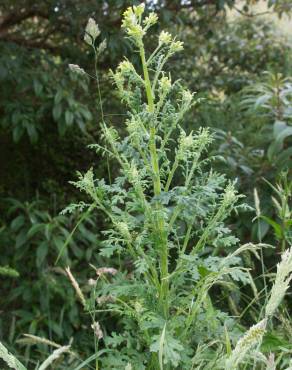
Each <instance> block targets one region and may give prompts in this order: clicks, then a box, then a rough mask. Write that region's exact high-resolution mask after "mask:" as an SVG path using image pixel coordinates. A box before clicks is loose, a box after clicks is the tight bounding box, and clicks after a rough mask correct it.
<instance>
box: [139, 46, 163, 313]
mask: <svg viewBox="0 0 292 370" xmlns="http://www.w3.org/2000/svg"><path fill="white" fill-rule="evenodd" d="M140 57H141V61H142V68H143V74H144V83H145V90H146V96H147V102H148V111H149V113H153V116H154V111H155V105H154V98H153V92H152V88H151V82H150V78H149V73H148V68H147V63H146V59H145V51H144V47H143V45H141V46H140ZM149 150H150V157H151V166H152V172H153V188H154V195H155V196H156V197H157V196H159V195H160V194H161V181H160V169H159V161H158V156H157V148H156V128H155V122H151V124H150V139H149ZM156 210H157V225H155V230H156V231H157V233H158V235H159V249H160V268H161V286H160V289H161V291H160V305H161V308H162V310H163V313H164V316H165V318H166V319H167V318H168V314H169V308H168V293H169V283H168V243H167V233H166V227H165V222H164V218H163V215H162V212H161V211H162V209H161V205H160V204H159V203H157V204H156Z"/></svg>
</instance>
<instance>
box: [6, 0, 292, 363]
mask: <svg viewBox="0 0 292 370" xmlns="http://www.w3.org/2000/svg"><path fill="white" fill-rule="evenodd" d="M135 3H139V2H135V1H123V0H121V1H116V0H115V1H103V0H100V1H95V0H87V1H82V2H79V3H78V2H74V1H72V2H71V1H69V2H65V1H55V0H53V1H52V0H48V1H42V2H35V1H30V0H21V1H16V0H14V1H11V0H3V1H2V2H1V6H0V82H1V90H0V178H1V183H0V192H1V199H0V209H1V217H0V222H1V224H0V248H1V258H0V266H8V267H9V268H11V269H13V270H11V269H10V270H9V269H6V270H5V271H4V272H3V271H2V272H1V276H0V279H1V293H2V294H1V298H0V304H1V315H0V336H1V339H4V340H5V341H6V342H8V343H10V345H11V346H14V347H16V350H18V351H19V353H21V354H22V355H24V356H26V358H28V357H29V353H30V351H31V348H30V346H29V345H26V346H21V345H20V344H19V345H16V340H17V339H19V337H20V335H21V334H22V333H24V332H26V333H31V334H38V335H41V336H44V337H47V338H50V339H53V340H55V341H57V342H62V343H66V342H68V340H69V339H70V337H71V336H73V334H74V338H75V339H74V340H75V342H76V341H77V343H78V341H86V340H88V337H87V336H86V335H85V333H86V326H85V325H86V324H85V323H86V322H87V318H86V317H84V315H83V314H82V313H81V310H80V306H79V304H78V303H76V300H75V295H74V292H73V290H72V288H71V287H70V284H69V283H68V282H67V280H66V279H65V276H64V270H63V268H64V266H66V265H68V264H69V265H70V266H71V268H72V269H73V268H74V271H76V274H78V277H79V279H80V281H82V282H83V283H86V280H87V278H88V277H89V276H88V268H87V266H88V263H89V262H91V263H93V264H97V265H99V264H102V260H101V257H100V256H98V253H97V252H98V250H99V249H100V247H101V243H100V238H99V234H100V230H102V229H103V228H104V224H105V220H103V219H101V217H100V216H98V215H86V216H85V217H84V219H83V220H82V222H81V223H78V221H80V217H81V216H80V215H79V214H73V215H71V216H67V215H66V216H65V215H60V214H59V212H60V211H61V210H62V209H63V208H64V207H65V206H66V205H67V204H68V203H70V202H74V201H75V200H76V197H77V195H76V191H75V190H74V188H73V187H72V186H71V185H69V183H68V182H69V181H70V180H72V179H74V176H75V175H74V172H75V170H76V169H79V170H80V171H85V170H87V169H88V168H89V167H90V166H93V167H94V170H95V172H96V175H97V177H99V178H102V177H106V178H111V173H114V172H115V165H114V164H113V163H111V160H109V159H107V158H101V157H100V158H98V160H97V159H96V158H97V157H96V154H95V153H94V152H93V151H91V150H88V149H86V146H87V145H88V144H91V143H93V142H99V141H100V139H101V132H100V130H99V126H98V121H99V118H100V108H99V104H97V98H98V97H97V91H96V86H95V85H94V83H93V82H92V81H91V79H84V78H80V76H78V75H76V74H73V73H72V72H70V71H69V69H68V67H67V66H68V63H72V62H73V63H76V64H78V65H80V66H82V67H83V68H85V69H86V70H88V71H91V72H92V73H93V70H92V65H91V60H92V54H91V52H90V51H89V50H88V48H86V45H85V43H84V41H83V36H84V35H83V29H84V26H85V24H86V22H87V19H88V18H89V17H93V18H94V19H95V20H96V21H97V23H98V24H99V25H100V28H101V35H100V36H99V40H98V41H102V40H104V39H106V40H107V48H106V49H105V51H104V52H103V53H102V55H101V57H100V61H99V65H98V68H99V74H100V78H101V89H102V92H103V93H102V99H103V105H104V111H105V114H106V115H111V121H112V122H113V124H114V125H115V127H116V129H117V130H119V131H120V130H122V125H121V124H120V122H121V120H123V117H121V116H120V114H121V112H122V108H121V106H120V103H119V101H118V99H117V96H116V95H115V92H114V91H113V89H112V88H110V86H111V81H110V78H109V74H108V71H109V69H110V68H115V67H116V65H117V63H118V62H119V61H120V60H121V59H122V56H123V55H126V56H128V57H131V59H132V60H133V59H134V60H135V58H136V55H135V54H134V55H132V54H131V51H130V47H129V43H128V41H127V40H125V38H124V37H123V35H122V34H121V32H120V26H121V15H122V13H123V11H124V10H125V9H126V8H127V7H128V6H129V5H133V4H135ZM254 3H257V1H251V0H246V1H243V2H241V1H235V0H214V1H209V0H194V1H192V0H190V1H179V0H174V1H160V0H158V1H155V2H152V1H148V2H146V6H147V8H148V10H152V9H155V11H157V13H158V15H159V18H160V22H159V24H158V25H156V26H155V28H154V29H153V30H152V34H150V37H149V38H148V39H147V43H148V47H149V49H150V48H151V45H152V44H153V37H154V36H155V35H157V33H158V32H159V31H160V28H162V29H166V30H169V31H170V32H171V33H172V34H173V35H178V37H179V39H181V40H183V41H184V43H185V48H184V51H183V52H182V53H181V54H180V55H178V56H176V57H174V58H173V59H172V63H171V71H172V74H174V75H175V76H176V78H181V79H183V80H184V81H185V82H186V83H187V84H188V87H189V88H190V89H191V90H194V91H196V92H197V94H198V97H201V98H204V99H205V101H204V104H200V105H198V106H197V107H196V108H195V109H193V110H192V112H191V113H188V117H187V120H186V129H196V128H198V127H199V126H209V127H211V128H212V130H213V131H214V132H215V135H216V137H217V138H218V140H217V141H216V142H217V144H214V145H213V147H212V148H211V150H212V152H213V154H214V155H215V156H217V157H216V160H215V162H214V164H213V166H214V167H215V168H216V169H218V170H220V171H221V172H224V173H226V174H228V176H230V177H232V178H235V177H236V178H237V179H238V187H239V189H240V191H241V192H242V193H244V194H246V195H247V202H248V203H249V204H250V205H251V206H254V195H253V189H254V187H256V188H257V189H258V194H259V197H260V200H261V212H262V214H263V215H265V217H266V219H261V220H260V221H259V222H254V223H252V222H251V219H252V218H253V215H251V213H245V214H243V215H241V217H240V218H238V217H234V218H231V219H230V221H229V222H230V224H231V225H232V227H233V229H234V230H236V235H237V236H240V237H241V239H242V240H244V241H247V242H248V241H262V240H264V241H266V242H269V243H272V244H274V245H276V246H277V248H278V250H277V251H279V250H280V249H281V246H283V240H284V241H285V243H288V242H289V240H290V239H289V235H290V234H289V233H290V232H291V230H290V229H291V222H290V223H289V220H290V221H291V215H287V214H285V215H283V214H281V212H280V211H279V208H277V203H275V202H274V203H273V202H271V196H274V198H277V197H278V198H279V199H280V200H279V202H280V203H281V202H282V203H281V204H283V202H286V203H287V204H289V202H290V204H291V186H290V188H289V171H291V163H292V161H291V156H292V145H291V144H292V131H291V130H292V128H291V127H292V126H291V123H292V118H291V117H292V110H291V100H292V82H291V40H289V38H287V37H286V36H285V35H283V34H281V32H279V30H278V28H277V25H276V24H274V23H273V22H271V20H270V18H268V19H267V18H266V17H265V16H264V15H261V14H259V13H261V12H259V11H257V10H255V9H254V7H253V5H254ZM264 3H265V4H266V5H267V11H268V12H270V13H273V14H275V15H276V16H282V17H283V16H285V14H287V13H289V12H291V2H290V1H289V0H286V1H285V0H278V1H270V0H269V1H264ZM230 11H232V12H235V14H237V15H238V17H231V16H230V15H228V14H229V12H230ZM146 47H147V45H146ZM218 142H219V144H218ZM284 169H285V170H286V171H288V175H287V178H288V180H287V178H286V180H283V179H281V178H279V175H280V173H281V171H282V170H284ZM263 178H265V179H266V180H268V181H269V182H270V183H271V184H272V185H273V186H275V184H276V183H278V184H279V186H280V189H279V188H276V190H277V191H278V193H277V195H276V194H275V189H273V188H272V187H271V186H270V185H269V184H268V183H266V182H265V181H264V180H263ZM285 181H286V182H285ZM287 181H288V183H287ZM289 189H290V190H289ZM78 198H79V195H78ZM283 219H285V220H284V221H285V222H283ZM77 223H78V226H77V228H76V232H75V233H74V236H73V239H72V240H71V242H70V244H69V246H68V248H66V251H68V252H67V254H64V255H63V257H62V259H61V260H60V261H59V263H58V264H57V265H55V260H56V257H57V255H58V253H59V252H60V250H61V248H62V247H63V245H64V243H65V240H66V239H67V238H68V235H69V233H70V231H71V230H73V229H74V227H75V226H76V224H77ZM277 225H278V226H277ZM266 253H267V258H268V265H269V266H270V267H273V266H274V265H275V262H276V261H275V258H274V255H271V256H269V252H266ZM270 253H271V252H270ZM272 253H274V252H272ZM124 263H127V261H125V262H124ZM249 263H251V266H252V267H253V268H254V271H260V266H259V265H258V264H257V263H255V261H249ZM260 288H261V287H260ZM245 293H246V294H249V292H245ZM237 298H238V297H237ZM238 302H239V301H238ZM245 303H246V302H245ZM245 303H244V300H243V301H240V302H239V303H238V304H239V305H244V304H245ZM234 309H235V310H236V307H235V308H234ZM250 312H251V313H250V314H249V315H247V317H245V318H244V319H245V320H246V321H247V322H248V321H249V320H250V317H251V316H250V315H252V314H253V311H252V310H251V311H250ZM283 327H285V326H284V324H283ZM286 332H287V330H286ZM286 332H285V330H283V333H284V334H283V335H282V334H281V336H280V338H278V337H277V338H276V339H274V341H271V343H274V344H275V341H276V340H278V342H277V343H278V346H280V345H282V344H283V343H284V342H285V336H287V333H286ZM75 333H78V335H77V336H76V335H75ZM7 338H8V339H7ZM281 341H282V342H281ZM275 346H277V345H275ZM82 347H83V348H85V347H86V346H85V345H83V346H82ZM88 348H90V344H88ZM39 350H40V352H41V353H43V352H44V348H43V347H40V348H39Z"/></svg>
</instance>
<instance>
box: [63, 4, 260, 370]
mask: <svg viewBox="0 0 292 370" xmlns="http://www.w3.org/2000/svg"><path fill="white" fill-rule="evenodd" d="M156 22H157V15H156V14H155V13H150V14H148V16H144V5H143V4H141V5H139V6H134V7H132V8H129V9H127V10H126V11H125V13H124V17H123V23H122V28H123V29H124V30H125V32H126V34H127V37H128V39H129V40H130V41H131V44H132V46H133V48H134V50H135V51H136V52H137V53H138V54H139V57H140V65H138V66H134V65H133V64H132V63H131V62H130V61H129V60H126V59H125V60H124V61H122V62H121V63H120V64H119V66H118V68H117V70H116V71H115V72H111V75H112V78H113V81H114V83H115V85H116V87H117V91H118V93H119V96H120V98H121V100H122V102H123V103H124V104H125V105H126V107H127V119H126V120H125V123H124V124H125V131H126V134H125V135H124V136H122V135H121V134H120V133H119V131H118V130H116V129H115V128H114V127H112V126H110V125H109V124H108V122H105V120H104V119H103V118H102V122H101V129H102V133H103V138H104V143H105V144H104V146H103V145H99V144H97V145H92V147H93V148H95V149H97V150H100V151H101V152H102V153H103V154H105V155H107V156H109V157H111V158H112V159H113V160H115V161H117V162H118V163H119V166H120V171H119V173H118V174H117V176H116V178H115V179H114V181H113V183H112V184H106V183H105V180H97V179H95V178H94V173H93V170H92V169H90V170H89V171H88V172H87V173H85V174H84V175H82V174H79V179H78V181H76V182H74V185H75V186H76V187H77V188H78V189H80V190H81V191H83V192H85V193H86V194H87V195H88V196H89V198H90V200H91V203H90V204H84V203H80V204H77V205H72V206H70V207H69V209H68V210H69V211H72V210H73V209H75V208H76V207H82V208H83V209H84V208H86V207H88V208H89V209H90V210H92V209H94V208H96V209H99V210H101V211H102V212H103V213H104V215H105V216H106V217H107V218H108V221H109V222H110V223H111V224H112V228H111V229H109V230H106V231H105V232H104V235H105V240H104V245H103V248H102V249H101V251H100V254H101V255H102V256H104V257H107V258H111V257H112V256H114V255H118V256H120V261H121V262H120V266H115V267H118V268H117V269H115V268H112V267H102V268H100V267H99V268H98V267H96V273H97V276H98V278H97V279H96V280H91V285H92V287H93V288H92V289H93V290H92V296H91V299H90V300H89V301H88V302H87V304H86V305H87V309H88V310H89V311H90V313H91V314H92V317H93V318H95V317H97V316H98V315H99V316H101V313H102V312H103V314H102V315H103V316H101V317H103V318H104V317H106V318H107V319H109V318H114V319H115V320H116V330H117V331H118V333H115V332H111V333H108V332H107V327H106V324H107V321H106V320H105V321H101V322H99V323H97V322H95V323H94V324H93V328H95V329H96V330H95V331H96V333H97V337H98V339H99V340H100V341H101V340H103V344H102V346H105V347H106V349H107V350H106V351H104V352H103V355H102V359H101V361H102V368H119V369H122V368H125V367H126V368H127V369H130V368H133V369H172V368H180V369H191V368H194V366H195V364H194V363H193V357H194V354H195V351H196V348H198V346H199V345H201V344H203V343H204V342H206V341H208V340H210V339H212V340H214V344H215V343H217V347H218V346H219V348H220V345H221V344H220V343H221V340H222V339H221V338H222V334H223V333H224V330H225V329H226V328H224V321H225V324H226V325H227V326H228V325H229V324H230V323H231V321H232V320H231V319H228V320H227V315H226V314H225V313H223V312H221V311H219V310H218V309H216V308H215V306H214V303H213V301H212V299H211V296H210V295H209V290H210V288H211V287H212V286H213V285H214V284H220V285H224V289H226V288H230V287H233V288H234V283H233V282H234V281H237V282H238V281H241V282H242V283H247V282H248V279H249V275H248V274H247V272H246V271H245V269H244V268H242V267H241V259H240V257H239V254H240V253H241V252H242V251H244V250H248V249H252V250H253V251H255V253H256V249H257V247H255V246H250V245H244V246H242V247H240V248H239V249H237V250H236V248H234V246H235V245H236V244H237V243H238V240H237V238H236V237H234V236H232V235H231V232H230V229H229V228H228V227H226V226H225V225H224V220H225V219H226V218H227V217H228V215H229V214H230V212H231V211H234V210H236V209H237V208H238V207H239V206H238V205H237V202H238V200H239V198H240V195H238V194H237V192H236V190H235V188H234V183H231V182H227V181H226V179H225V178H224V176H222V175H220V174H218V173H214V172H213V171H212V170H206V168H207V166H208V163H209V162H210V160H211V158H209V156H208V152H207V149H208V145H209V144H210V143H211V142H212V140H213V138H212V135H211V134H210V132H209V130H208V129H206V128H202V129H200V130H199V131H198V132H190V133H186V132H185V131H184V129H183V128H182V126H181V122H182V120H183V118H184V115H185V113H186V112H187V111H189V110H190V109H192V108H193V107H194V105H195V104H196V103H198V100H196V99H195V95H194V94H193V93H191V92H190V91H188V90H185V89H184V88H183V87H182V86H181V84H180V82H179V81H175V82H173V81H172V78H171V74H170V73H166V72H164V70H163V69H164V66H165V64H166V62H168V60H169V59H170V58H171V57H172V56H173V55H174V54H175V53H177V52H179V51H181V50H182V49H183V44H182V42H180V41H177V40H176V39H175V38H173V37H172V36H171V35H170V34H169V33H168V32H165V31H162V32H161V33H160V35H159V37H158V45H157V46H156V48H155V49H154V50H153V52H152V53H151V54H150V55H148V54H146V51H145V48H144V43H143V39H144V38H145V35H147V31H148V29H149V28H150V27H151V26H153V25H155V23H156ZM98 34H99V30H98V26H97V25H96V24H95V22H94V21H93V20H92V19H90V20H89V22H88V25H87V27H86V36H85V41H86V42H87V43H88V44H89V45H90V46H91V47H92V48H93V50H94V54H95V56H96V60H97V57H98V53H99V51H100V46H99V47H97V46H96V43H95V41H96V37H97V36H98ZM71 69H73V70H75V71H76V72H78V73H81V74H83V73H85V72H84V70H83V69H81V68H80V67H79V66H75V65H71ZM96 77H97V76H96ZM101 108H102V107H101ZM229 248H233V249H232V250H236V251H235V252H233V253H232V254H229V255H228V253H227V250H228V249H229ZM229 250H230V249H229ZM222 255H223V256H225V257H222ZM126 261H130V263H128V262H127V263H126ZM79 293H80V292H79ZM79 295H80V294H79ZM105 314H106V315H108V316H104V315H105ZM99 320H100V319H99ZM97 329H98V330H97ZM228 330H230V333H231V334H230V335H232V331H231V328H230V327H228ZM102 332H103V333H102ZM211 348H214V346H213V347H210V348H209V349H208V351H207V352H208V356H209V354H210V353H209V352H212V350H211ZM212 353H214V354H215V352H212ZM96 367H97V368H98V364H97V365H96Z"/></svg>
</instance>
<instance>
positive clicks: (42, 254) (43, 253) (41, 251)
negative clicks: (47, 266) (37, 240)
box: [36, 241, 49, 268]
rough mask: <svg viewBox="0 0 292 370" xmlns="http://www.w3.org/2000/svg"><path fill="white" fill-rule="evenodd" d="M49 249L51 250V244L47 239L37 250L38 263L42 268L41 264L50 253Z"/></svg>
mask: <svg viewBox="0 0 292 370" xmlns="http://www.w3.org/2000/svg"><path fill="white" fill-rule="evenodd" d="M48 251H49V245H48V243H47V242H46V241H44V242H42V243H41V244H40V245H39V246H38V248H37V252H36V265H37V267H38V268H40V267H41V265H42V264H43V262H44V260H45V258H46V257H47V255H48Z"/></svg>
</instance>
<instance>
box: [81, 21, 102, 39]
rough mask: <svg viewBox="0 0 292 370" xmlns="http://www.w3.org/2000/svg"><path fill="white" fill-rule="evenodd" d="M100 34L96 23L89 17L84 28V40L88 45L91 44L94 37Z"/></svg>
mask: <svg viewBox="0 0 292 370" xmlns="http://www.w3.org/2000/svg"><path fill="white" fill-rule="evenodd" d="M99 35H100V30H99V28H98V25H97V24H96V22H95V20H94V19H93V18H89V19H88V22H87V25H86V28H85V35H84V41H85V42H86V43H87V44H88V45H93V44H94V41H95V39H96V38H97V37H98V36H99Z"/></svg>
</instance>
